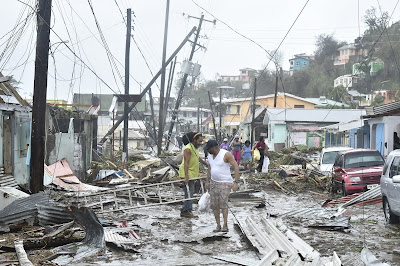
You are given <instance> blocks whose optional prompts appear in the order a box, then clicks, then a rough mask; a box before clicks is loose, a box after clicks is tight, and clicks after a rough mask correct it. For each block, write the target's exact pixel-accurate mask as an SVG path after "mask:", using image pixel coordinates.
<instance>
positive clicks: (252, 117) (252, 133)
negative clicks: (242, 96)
mask: <svg viewBox="0 0 400 266" xmlns="http://www.w3.org/2000/svg"><path fill="white" fill-rule="evenodd" d="M256 91H257V78H254V91H253V105H252V109H251V112H252V114H251V134H250V139H251V140H250V141H251V147H253V144H254V120H255V114H256Z"/></svg>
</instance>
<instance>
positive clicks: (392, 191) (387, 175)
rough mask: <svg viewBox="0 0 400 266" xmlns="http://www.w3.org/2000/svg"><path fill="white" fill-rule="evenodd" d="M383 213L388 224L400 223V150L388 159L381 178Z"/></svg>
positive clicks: (391, 154) (393, 152)
mask: <svg viewBox="0 0 400 266" xmlns="http://www.w3.org/2000/svg"><path fill="white" fill-rule="evenodd" d="M381 191H382V204H383V213H384V214H385V219H386V222H387V223H399V217H400V193H399V192H400V150H394V151H392V152H391V153H389V155H388V157H387V158H386V163H385V166H384V167H383V173H382V177H381Z"/></svg>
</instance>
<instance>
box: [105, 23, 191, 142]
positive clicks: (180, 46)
mask: <svg viewBox="0 0 400 266" xmlns="http://www.w3.org/2000/svg"><path fill="white" fill-rule="evenodd" d="M195 31H196V27H193V29H192V30H191V31H190V32H189V34H188V35H187V36H186V37H185V39H184V40H183V41H182V42H181V44H180V45H179V46H178V48H177V49H176V50H175V51H174V52H173V53H172V55H171V56H170V57H169V58H168V60H167V61H166V64H169V63H171V61H172V60H173V59H174V58H175V56H176V55H177V54H178V52H179V51H180V50H181V49H182V47H183V46H184V45H185V44H186V42H187V41H188V40H189V38H190V36H192V34H193V33H194V32H195ZM160 74H161V69H160V70H159V71H158V72H157V73H156V74H155V75H154V77H153V78H152V79H151V81H150V82H149V84H147V86H146V88H144V89H143V91H142V92H141V94H140V97H142V98H143V96H144V95H145V94H146V93H147V92H148V90H149V89H150V88H151V86H152V85H153V84H154V82H155V81H156V80H157V79H158V77H159V76H160ZM135 106H136V103H132V104H131V106H130V107H129V109H128V113H129V112H131V111H132V110H133V108H135ZM123 120H124V118H123V117H121V118H119V119H118V121H117V122H116V123H115V125H114V126H113V127H112V128H111V129H110V130H109V131H108V132H107V133H106V134H105V135H104V137H103V138H102V139H101V140H100V142H99V145H103V144H104V142H105V141H106V140H107V137H108V136H109V135H110V134H111V133H112V132H114V130H115V129H116V128H117V127H118V126H119V125H120V124H121V122H122V121H123Z"/></svg>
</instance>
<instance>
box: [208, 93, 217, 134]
mask: <svg viewBox="0 0 400 266" xmlns="http://www.w3.org/2000/svg"><path fill="white" fill-rule="evenodd" d="M208 100H209V101H210V109H211V117H212V121H213V128H214V136H215V140H216V141H217V142H218V135H217V128H216V127H215V117H214V110H213V105H214V103H213V100H212V98H211V94H210V91H208Z"/></svg>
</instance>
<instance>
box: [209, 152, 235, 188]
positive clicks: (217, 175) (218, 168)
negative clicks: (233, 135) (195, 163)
mask: <svg viewBox="0 0 400 266" xmlns="http://www.w3.org/2000/svg"><path fill="white" fill-rule="evenodd" d="M226 153H228V151H227V150H224V149H220V150H219V153H218V154H217V156H216V157H215V158H214V155H212V154H210V155H208V163H209V164H210V168H211V179H212V180H213V181H214V182H228V183H233V179H232V176H231V169H230V166H229V163H226V162H224V156H225V154H226Z"/></svg>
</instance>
